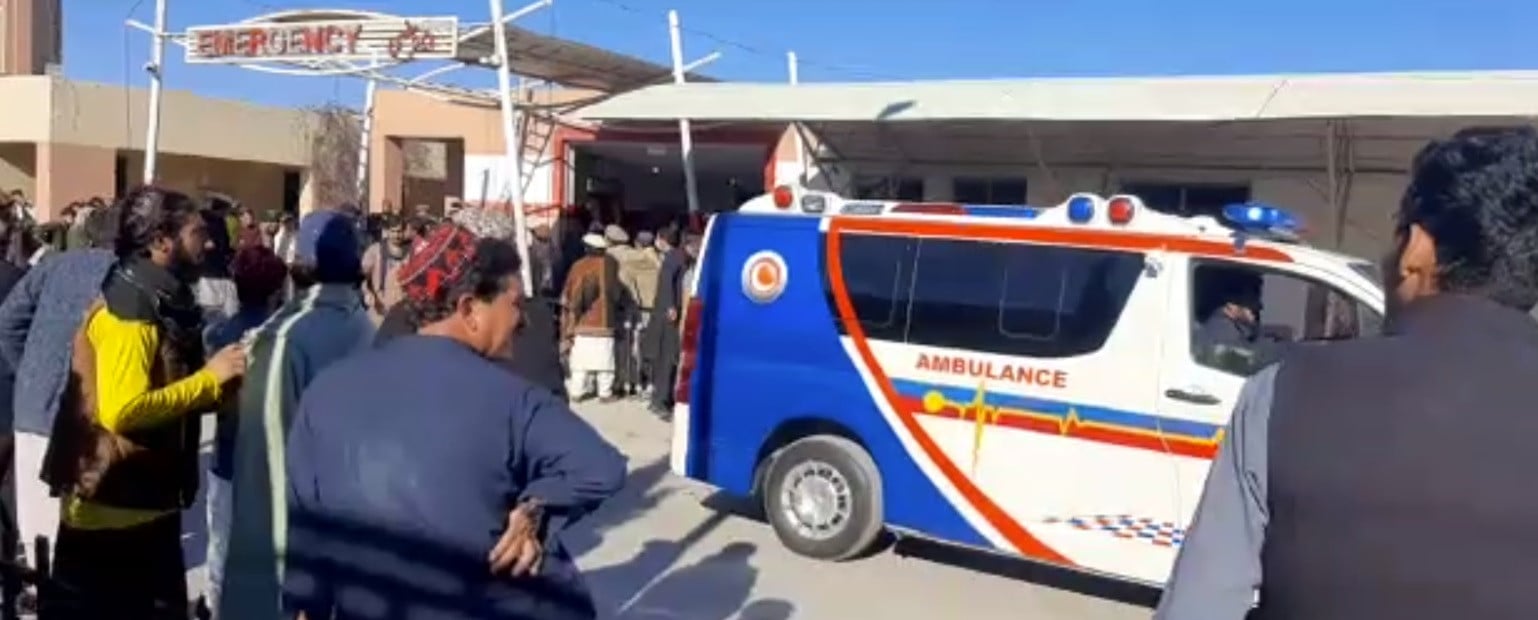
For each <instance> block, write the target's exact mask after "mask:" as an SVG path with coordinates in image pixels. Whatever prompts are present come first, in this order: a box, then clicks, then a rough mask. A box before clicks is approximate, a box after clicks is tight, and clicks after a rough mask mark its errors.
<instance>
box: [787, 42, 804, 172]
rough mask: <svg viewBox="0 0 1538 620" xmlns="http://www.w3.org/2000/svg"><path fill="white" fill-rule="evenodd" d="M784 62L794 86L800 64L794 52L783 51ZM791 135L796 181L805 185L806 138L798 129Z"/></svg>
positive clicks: (797, 78)
mask: <svg viewBox="0 0 1538 620" xmlns="http://www.w3.org/2000/svg"><path fill="white" fill-rule="evenodd" d="M785 64H786V69H788V70H789V71H790V85H791V86H796V85H798V84H800V83H801V65H800V63H799V62H797V61H796V53H795V52H786V53H785ZM792 137H793V138H794V139H795V141H796V169H797V170H798V171H799V172H797V173H796V181H797V183H798V184H799V185H806V182H807V177H808V176H809V175H807V171H806V140H804V139H802V138H801V132H800V131H799V129H798V130H797V131H795V132H792Z"/></svg>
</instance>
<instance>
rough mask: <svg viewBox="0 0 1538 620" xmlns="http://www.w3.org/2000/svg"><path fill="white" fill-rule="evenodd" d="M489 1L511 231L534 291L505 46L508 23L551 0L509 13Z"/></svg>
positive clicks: (527, 288)
mask: <svg viewBox="0 0 1538 620" xmlns="http://www.w3.org/2000/svg"><path fill="white" fill-rule="evenodd" d="M490 1H491V29H492V36H494V37H495V38H496V40H497V41H496V46H497V95H498V96H499V97H500V98H501V100H502V143H503V146H504V148H505V150H506V158H505V160H504V161H503V164H502V167H503V178H504V182H506V183H507V184H508V191H509V192H510V193H511V194H512V207H513V227H514V228H515V229H516V230H515V233H514V234H516V235H517V246H518V257H519V258H521V259H523V267H522V268H521V269H519V278H520V279H522V281H523V292H524V294H525V295H533V294H534V293H535V291H534V273H533V271H532V270H531V266H530V265H529V226H528V213H526V212H525V211H524V207H523V183H522V179H523V133H522V132H520V131H519V130H518V124H519V123H518V118H517V115H518V114H520V113H521V112H519V111H518V110H517V108H516V107H515V106H516V102H515V101H514V96H515V94H514V93H513V65H512V55H511V54H510V53H508V50H507V23H508V22H509V21H511V20H512V19H515V18H517V17H521V16H523V15H527V14H529V13H531V12H533V11H534V10H536V9H538V8H540V7H544V6H549V5H550V0H540V1H539V2H535V3H533V4H530V5H528V6H526V7H524V8H522V9H519V10H518V11H516V12H514V13H513V14H511V15H504V14H503V7H502V0H490ZM519 98H520V99H521V97H519ZM484 206H485V205H482V207H484Z"/></svg>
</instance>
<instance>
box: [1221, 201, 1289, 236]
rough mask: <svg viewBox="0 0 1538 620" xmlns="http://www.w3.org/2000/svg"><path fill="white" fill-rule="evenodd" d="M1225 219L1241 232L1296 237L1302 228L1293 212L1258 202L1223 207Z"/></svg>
mask: <svg viewBox="0 0 1538 620" xmlns="http://www.w3.org/2000/svg"><path fill="white" fill-rule="evenodd" d="M1223 219H1225V220H1227V221H1228V223H1229V224H1231V225H1232V226H1233V227H1234V228H1235V229H1236V230H1238V231H1240V232H1244V233H1248V234H1253V235H1261V236H1279V237H1289V238H1295V237H1297V236H1298V233H1299V232H1300V228H1301V227H1300V226H1299V225H1298V218H1296V217H1293V215H1292V214H1291V213H1288V212H1286V211H1283V210H1282V209H1278V208H1276V207H1273V206H1271V205H1267V204H1262V203H1258V202H1242V203H1237V204H1231V205H1228V206H1226V207H1223Z"/></svg>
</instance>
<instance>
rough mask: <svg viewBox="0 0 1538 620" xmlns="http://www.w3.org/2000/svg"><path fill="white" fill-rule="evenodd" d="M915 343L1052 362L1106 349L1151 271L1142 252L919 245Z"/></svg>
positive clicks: (945, 242) (912, 323) (912, 312)
mask: <svg viewBox="0 0 1538 620" xmlns="http://www.w3.org/2000/svg"><path fill="white" fill-rule="evenodd" d="M915 263H916V266H915V267H914V272H915V275H914V278H913V292H912V303H911V306H910V308H909V315H908V333H907V339H906V340H907V342H909V343H913V344H923V345H930V346H937V347H948V348H954V349H963V350H969V351H981V352H989V353H998V354H1003V355H1019V356H1026V357H1038V358H1052V357H1068V356H1073V355H1082V354H1085V353H1091V352H1094V351H1096V350H1098V349H1100V347H1102V346H1104V344H1105V341H1106V339H1107V338H1108V337H1109V336H1110V334H1111V331H1112V329H1113V328H1115V326H1116V322H1117V320H1118V318H1120V316H1121V311H1122V309H1123V308H1125V307H1126V304H1127V299H1128V298H1129V297H1130V296H1131V294H1132V289H1133V287H1134V286H1135V285H1136V284H1137V280H1138V278H1139V275H1140V274H1141V273H1142V269H1143V257H1142V256H1141V255H1139V254H1133V253H1125V252H1114V251H1101V250H1087V249H1078V248H1063V247H1051V246H1035V245H1023V244H1005V243H988V242H977V241H963V240H951V239H923V240H920V241H919V247H918V254H917V260H916V261H915Z"/></svg>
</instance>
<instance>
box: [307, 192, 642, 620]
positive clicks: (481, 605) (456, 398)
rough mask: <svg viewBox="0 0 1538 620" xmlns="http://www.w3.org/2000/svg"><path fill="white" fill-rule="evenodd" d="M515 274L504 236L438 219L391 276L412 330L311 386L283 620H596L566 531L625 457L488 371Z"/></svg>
mask: <svg viewBox="0 0 1538 620" xmlns="http://www.w3.org/2000/svg"><path fill="white" fill-rule="evenodd" d="M520 265H521V261H520V260H519V257H518V252H517V250H516V249H514V247H513V245H512V244H511V243H509V242H508V241H506V240H505V239H498V238H477V236H476V234H475V233H472V232H471V231H469V230H467V229H465V228H464V227H463V226H460V225H458V224H453V223H450V224H444V225H442V226H439V227H438V228H437V229H435V230H433V231H432V232H431V233H430V234H429V235H428V238H427V240H426V243H425V244H424V246H423V248H422V249H421V250H419V251H418V252H416V253H415V254H413V255H412V256H411V258H410V259H409V260H408V261H407V262H406V264H405V265H403V266H402V267H401V278H402V284H403V288H404V290H405V291H406V300H405V301H404V302H403V303H404V304H407V306H408V308H409V310H410V312H411V314H412V315H413V317H414V319H415V320H414V321H413V322H414V323H415V324H416V325H417V330H416V333H415V334H410V335H405V336H399V337H397V338H395V339H393V340H390V341H389V342H387V343H385V344H384V345H383V346H381V347H378V348H375V349H373V350H371V351H368V352H367V353H364V354H361V355H357V356H354V357H352V358H349V359H346V360H343V361H341V362H338V363H337V364H336V365H334V366H332V367H331V369H329V370H328V371H327V372H326V373H325V374H324V375H322V376H321V377H319V378H318V379H316V380H315V382H314V383H311V384H310V387H309V390H308V391H306V392H305V394H304V398H303V400H302V402H301V403H300V406H299V412H298V415H297V416H296V418H295V421H294V425H293V427H292V430H291V431H290V434H289V437H288V447H287V458H286V462H287V464H288V480H289V489H290V496H289V502H288V503H289V509H290V517H289V546H288V549H289V554H288V558H287V564H286V572H285V573H284V578H285V579H284V600H285V604H286V610H285V611H286V612H287V613H288V614H289V615H285V616H284V617H295V615H296V614H301V613H302V614H303V615H304V617H307V618H312V619H314V618H353V617H365V616H374V615H378V614H379V613H385V614H392V613H393V614H401V613H408V610H409V613H414V614H420V615H421V616H422V617H435V618H467V619H468V618H510V619H511V618H540V619H542V620H567V619H570V620H578V619H582V620H585V619H588V618H593V617H595V616H596V611H595V610H594V607H593V603H592V600H591V597H590V596H589V594H588V591H587V588H586V586H585V585H584V584H583V582H582V578H581V575H580V573H579V571H578V569H577V566H576V564H575V563H574V562H573V561H572V559H571V556H570V554H569V553H567V552H566V550H565V549H564V548H562V546H561V542H560V534H561V532H562V531H563V530H565V529H566V528H567V527H569V526H571V525H572V524H573V523H574V522H576V521H577V520H578V519H580V518H581V517H582V516H584V515H586V514H588V513H589V512H591V511H592V510H593V509H595V508H597V507H598V505H599V504H600V503H601V502H603V501H604V500H605V499H608V498H609V497H611V496H613V495H614V493H616V492H618V491H619V489H620V487H621V486H623V484H624V479H625V458H624V457H623V456H622V455H620V454H619V452H617V451H616V450H615V449H614V448H613V447H612V446H610V445H609V444H608V443H607V442H606V441H604V439H603V438H602V437H600V436H599V435H598V433H597V432H596V431H595V430H594V429H593V428H592V427H591V426H589V425H588V424H587V423H586V422H584V421H583V420H582V418H580V417H578V416H577V415H576V414H575V413H573V412H572V411H571V410H570V409H569V408H567V406H566V405H565V404H564V403H563V402H561V401H560V400H559V399H557V398H555V397H554V395H552V394H551V393H550V391H549V390H545V389H543V388H540V387H538V386H536V385H534V384H532V383H530V382H528V381H527V380H525V379H523V378H521V377H519V376H518V375H516V374H513V373H510V372H507V371H505V370H504V369H503V368H502V367H501V366H500V365H499V364H498V363H497V362H496V361H495V360H496V359H498V358H502V357H505V356H506V355H507V354H508V350H509V347H510V344H511V342H512V340H513V335H514V332H515V331H516V329H517V327H518V325H519V322H520V320H521V316H520V311H519V307H520V306H519V301H520V299H521V298H522V297H523V288H522V284H521V282H520V278H519V267H520ZM488 564H489V566H488ZM488 568H489V570H488ZM360 590H362V591H368V592H369V596H367V597H358V596H349V595H348V593H349V592H356V591H360ZM443 593H453V594H451V595H445V594H443Z"/></svg>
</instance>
